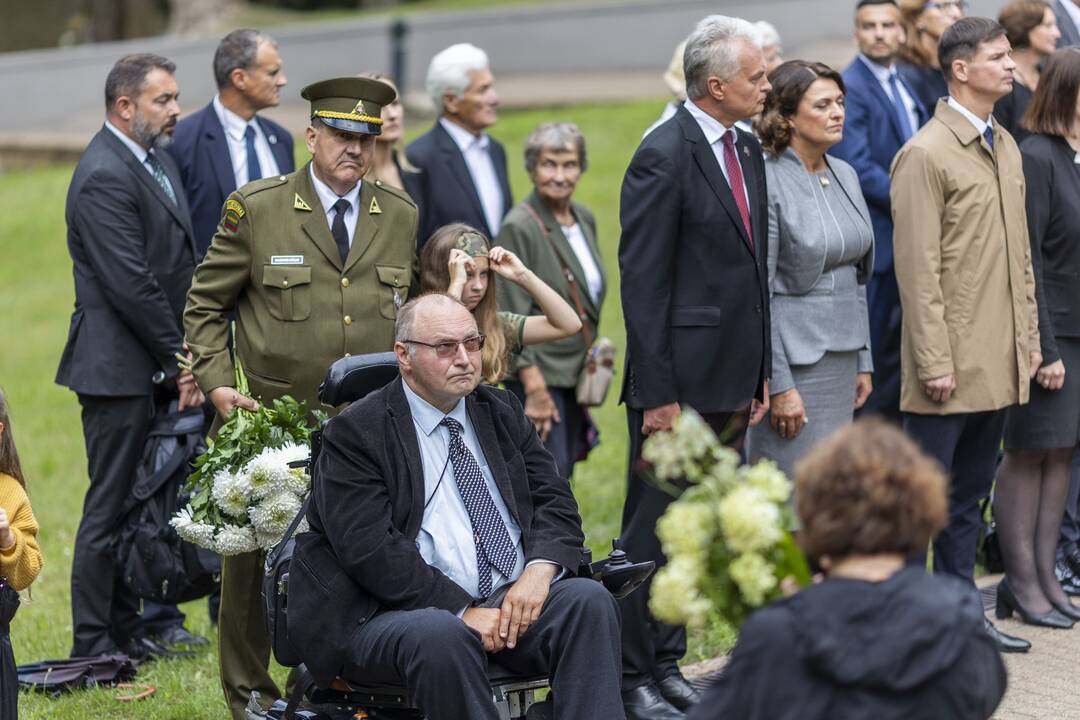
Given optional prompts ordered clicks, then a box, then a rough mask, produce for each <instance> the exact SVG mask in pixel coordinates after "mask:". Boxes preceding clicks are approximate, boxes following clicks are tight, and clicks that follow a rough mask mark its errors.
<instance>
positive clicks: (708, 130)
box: [683, 98, 739, 145]
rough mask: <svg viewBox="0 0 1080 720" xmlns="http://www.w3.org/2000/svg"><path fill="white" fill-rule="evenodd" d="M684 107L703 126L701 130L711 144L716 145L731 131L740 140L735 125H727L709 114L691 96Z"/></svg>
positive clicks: (733, 138)
mask: <svg viewBox="0 0 1080 720" xmlns="http://www.w3.org/2000/svg"><path fill="white" fill-rule="evenodd" d="M683 107H685V108H686V111H687V112H689V113H690V114H691V115H692V116H693V118H694V119H695V120H697V124H698V125H700V126H701V132H703V133H705V140H706V141H707V142H708V143H709V144H710V145H715V144H716V141H717V140H719V139H720V138H722V137H724V135H726V134H728V133H731V134H732V135H733V136H734V137H732V140H738V139H739V137H738V135H739V134H738V132H736V130H735V126H734V125H733V126H731V127H725V126H724V124H723V123H721V122H720V121H719V120H717V119H716V118H714V117H713V116H712V115H710V114H708V113H707V112H705V111H704V110H702V109H701V108H699V107H698V106H697V104H695V103H694V101H693V100H691V99H690V98H686V102H684V103H683Z"/></svg>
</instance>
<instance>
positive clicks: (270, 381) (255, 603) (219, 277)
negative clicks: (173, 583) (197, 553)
mask: <svg viewBox="0 0 1080 720" xmlns="http://www.w3.org/2000/svg"><path fill="white" fill-rule="evenodd" d="M309 167H310V164H309V165H308V166H305V167H303V168H302V169H300V170H298V171H297V172H295V173H293V174H291V175H282V176H280V177H276V178H268V179H265V180H260V181H257V182H254V183H251V184H249V185H245V186H244V187H243V188H241V189H240V190H237V191H236V192H234V193H233V194H232V195H230V196H229V198H228V199H227V200H226V203H225V207H224V209H223V215H222V220H221V223H220V224H219V226H218V231H217V234H216V235H215V236H214V239H213V242H212V244H211V246H210V249H209V251H208V252H207V254H206V258H205V259H204V260H203V262H202V263H201V264H200V265H199V267H198V269H197V270H196V271H195V280H194V283H193V285H192V288H191V291H190V293H189V294H188V302H187V308H186V310H185V312H184V328H185V330H186V333H187V342H188V346H189V347H190V349H191V352H192V355H193V356H194V362H193V372H194V375H195V378H196V379H197V380H198V383H199V386H200V387H201V388H202V390H203V391H204V392H206V393H209V392H210V391H211V390H213V389H214V388H218V387H221V386H229V387H232V386H234V385H235V373H234V365H233V360H232V357H231V354H230V350H229V346H228V337H229V314H230V313H231V312H234V311H235V313H236V349H237V352H238V355H239V358H240V362H241V363H242V365H243V370H244V373H245V375H246V377H247V380H248V383H249V386H250V389H251V394H252V395H253V396H255V398H256V399H259V400H262V401H264V402H265V401H270V400H273V399H274V398H277V397H280V396H282V395H292V396H293V397H294V398H296V399H297V400H306V401H307V403H308V407H309V408H315V407H318V399H317V398H318V390H319V384H320V383H321V382H322V380H323V378H324V377H325V376H326V371H327V368H328V367H329V366H330V365H331V363H333V362H334V361H335V360H337V359H339V358H341V357H343V356H346V355H350V354H361V353H371V352H383V351H388V350H390V349H392V348H393V345H394V320H395V318H396V316H397V309H398V307H400V305H402V304H403V303H404V302H405V301H406V300H407V299H408V297H409V295H410V293H411V292H413V291H415V289H417V288H418V287H419V284H418V277H417V276H418V263H417V260H416V252H415V247H416V243H415V240H416V228H417V222H418V214H417V210H416V206H415V205H414V204H413V202H412V201H411V200H410V199H409V196H408V195H406V194H405V193H404V192H403V191H401V190H398V189H396V188H391V187H387V186H386V185H383V184H382V183H380V182H378V181H375V182H364V183H363V184H362V185H361V189H360V195H359V203H358V208H357V210H358V213H357V220H356V229H355V232H354V235H353V241H352V246H351V248H350V250H349V254H348V257H347V259H346V261H345V262H344V264H343V263H342V261H341V255H340V253H339V251H338V248H337V246H336V245H335V243H334V238H333V236H332V235H331V233H330V227H329V225H328V223H327V219H326V213H325V212H324V209H323V207H322V205H321V204H320V202H319V198H318V195H317V193H316V192H315V188H314V185H313V184H312V180H311V175H310V172H311V171H310V169H309ZM331 412H332V411H331ZM261 577H262V555H261V553H249V554H246V555H239V556H234V557H228V558H225V562H224V566H223V572H222V587H221V614H220V619H219V639H220V663H221V681H222V686H223V687H224V690H225V695H226V698H227V700H228V703H229V709H230V712H231V713H232V716H233V718H235V719H236V720H243V718H244V707H245V705H246V704H247V700H248V697H249V696H250V694H251V691H253V690H255V691H258V692H259V694H260V696H261V698H262V699H263V700H264V702H265V701H266V700H271V699H273V698H275V697H278V696H280V692H279V691H278V688H277V686H276V685H275V684H274V682H273V680H271V678H270V676H269V674H268V673H267V670H266V668H267V664H268V661H269V655H270V645H269V640H268V638H267V635H266V630H265V626H264V624H263V617H262V616H263V610H262V602H261V599H260V592H261V584H260V583H261Z"/></svg>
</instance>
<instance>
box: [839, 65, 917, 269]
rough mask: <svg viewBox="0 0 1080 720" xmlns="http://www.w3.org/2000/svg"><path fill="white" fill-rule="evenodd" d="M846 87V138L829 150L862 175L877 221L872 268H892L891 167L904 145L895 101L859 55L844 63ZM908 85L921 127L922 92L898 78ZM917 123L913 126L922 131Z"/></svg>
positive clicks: (875, 223)
mask: <svg viewBox="0 0 1080 720" xmlns="http://www.w3.org/2000/svg"><path fill="white" fill-rule="evenodd" d="M843 76H844V85H845V86H846V88H847V95H846V96H845V100H846V102H847V116H846V118H845V119H844V139H843V140H842V141H841V142H840V143H839V144H837V145H835V146H833V148H832V149H831V150H830V151H829V154H830V155H833V156H835V157H838V158H840V159H841V160H846V161H847V162H848V164H850V165H851V167H853V168H855V172H856V173H858V175H859V185H860V186H861V187H862V193H863V197H864V198H865V199H866V205H867V207H869V209H870V220H871V223H872V224H873V226H874V272H879V273H880V272H892V266H893V250H892V234H893V223H892V203H891V202H890V201H889V167H890V166H891V165H892V160H893V157H894V156H895V155H896V153H897V151H899V150H900V147H901V146H902V145H903V144H904V138H903V135H901V134H900V121H899V119H897V117H896V113H895V112H894V111H893V104H892V100H891V99H890V98H889V96H888V95H886V94H885V91H884V90H882V89H881V84H880V83H879V82H878V81H877V78H876V77H874V73H872V72H870V68H868V67H866V63H864V62H863V61H862V60H860V59H859V58H855V59H854V60H852V61H851V64H850V65H848V66H847V67H846V68H844V72H843ZM900 82H901V83H903V85H904V89H905V90H907V92H908V94H909V95H911V97H912V99H914V100H915V105H916V107H915V112H916V114H917V115H918V116H919V127H922V126H923V125H924V124H925V123H926V121H927V120H929V119H930V115H929V113H928V112H927V110H926V107H924V106H923V104H922V103H921V102H920V101H919V98H918V96H917V95H916V94H915V92H914V90H912V88H911V86H910V85H908V84H907V81H906V80H904V78H903V76H901V77H900ZM919 127H915V128H912V131H914V132H918V130H919Z"/></svg>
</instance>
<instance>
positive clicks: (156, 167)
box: [146, 153, 176, 205]
mask: <svg viewBox="0 0 1080 720" xmlns="http://www.w3.org/2000/svg"><path fill="white" fill-rule="evenodd" d="M146 164H147V165H149V166H150V172H151V173H152V174H153V176H154V179H155V180H157V184H158V185H160V186H161V189H162V190H163V191H165V194H166V195H168V196H169V199H170V200H172V203H173V205H175V204H176V191H175V190H173V186H172V183H171V182H169V176H168V175H166V174H165V168H164V167H162V165H161V161H160V160H158V159H157V156H156V155H154V153H147V155H146Z"/></svg>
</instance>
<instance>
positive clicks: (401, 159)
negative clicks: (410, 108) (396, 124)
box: [360, 73, 420, 175]
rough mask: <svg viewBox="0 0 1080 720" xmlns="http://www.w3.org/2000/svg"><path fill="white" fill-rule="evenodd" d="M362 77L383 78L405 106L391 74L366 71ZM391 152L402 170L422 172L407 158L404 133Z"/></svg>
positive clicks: (372, 170)
mask: <svg viewBox="0 0 1080 720" xmlns="http://www.w3.org/2000/svg"><path fill="white" fill-rule="evenodd" d="M360 77H366V78H370V79H372V80H381V81H382V82H384V83H386V84H387V85H389V86H390V87H392V88H394V92H395V93H397V96H398V97H397V99H398V100H399V101H400V102H401V105H402V108H404V106H405V101H404V100H403V99H402V97H401V92H399V91H398V87H397V83H395V82H394V78H392V77H390V76H389V75H387V74H385V73H364V74H363V75H361V76H360ZM402 117H404V114H402ZM375 142H379V136H378V135H376V136H375ZM390 154H391V156H393V158H394V160H395V161H397V164H398V167H399V168H401V170H402V172H411V173H418V172H420V168H418V167H416V166H415V165H413V164H412V163H411V162H409V158H407V157H406V156H405V134H404V133H402V135H401V137H399V138H398V139H397V140H395V141H394V144H393V146H392V147H391V148H390ZM374 172H375V168H374V167H372V168H371V170H369V171H368V175H372V173H374Z"/></svg>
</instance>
